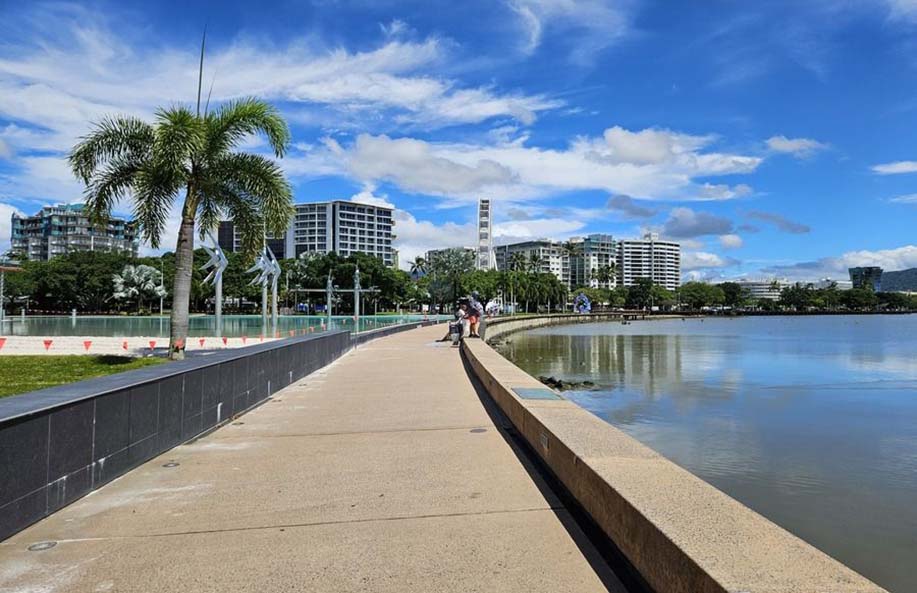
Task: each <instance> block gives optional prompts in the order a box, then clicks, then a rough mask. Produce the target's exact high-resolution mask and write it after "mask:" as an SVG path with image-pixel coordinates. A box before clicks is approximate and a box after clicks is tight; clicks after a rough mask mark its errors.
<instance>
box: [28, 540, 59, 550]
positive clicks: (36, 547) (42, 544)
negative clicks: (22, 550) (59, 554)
mask: <svg viewBox="0 0 917 593" xmlns="http://www.w3.org/2000/svg"><path fill="white" fill-rule="evenodd" d="M56 545H57V542H38V543H37V544H32V545H31V546H29V548H28V549H29V552H41V551H42V550H50V549H51V548H53V547H54V546H56Z"/></svg>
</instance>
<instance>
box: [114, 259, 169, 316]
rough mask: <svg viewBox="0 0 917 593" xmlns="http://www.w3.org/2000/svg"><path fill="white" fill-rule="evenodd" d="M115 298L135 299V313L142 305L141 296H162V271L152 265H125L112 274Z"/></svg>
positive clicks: (163, 290) (163, 289)
mask: <svg viewBox="0 0 917 593" xmlns="http://www.w3.org/2000/svg"><path fill="white" fill-rule="evenodd" d="M112 282H113V283H114V285H115V286H114V288H115V290H114V293H113V294H112V296H113V297H114V298H115V300H117V301H120V300H122V299H137V313H140V310H141V308H142V307H143V297H150V298H153V297H156V298H159V297H164V296H165V295H166V289H165V288H163V286H162V273H161V272H160V271H159V270H157V269H156V268H154V267H153V266H147V265H144V264H140V265H137V266H133V265H130V264H128V265H126V266H124V269H123V270H121V273H120V274H115V275H114V276H112Z"/></svg>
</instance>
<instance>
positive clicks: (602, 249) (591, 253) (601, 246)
mask: <svg viewBox="0 0 917 593" xmlns="http://www.w3.org/2000/svg"><path fill="white" fill-rule="evenodd" d="M570 242H571V243H573V244H574V245H576V247H577V254H576V256H574V257H572V258H570V264H569V265H570V268H571V272H572V286H570V288H575V287H577V286H589V287H591V288H614V287H615V285H616V284H617V266H618V253H617V244H616V243H615V240H614V238H612V236H611V235H606V234H600V233H597V234H592V235H587V236H586V237H573V238H571V239H570ZM609 272H610V274H609V275H608V278H607V279H606V278H605V274H606V273H609Z"/></svg>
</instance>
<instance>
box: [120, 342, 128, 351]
mask: <svg viewBox="0 0 917 593" xmlns="http://www.w3.org/2000/svg"><path fill="white" fill-rule="evenodd" d="M121 348H122V349H123V350H124V351H125V352H127V340H124V341H123V342H121Z"/></svg>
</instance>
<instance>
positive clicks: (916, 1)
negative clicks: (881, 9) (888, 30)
mask: <svg viewBox="0 0 917 593" xmlns="http://www.w3.org/2000/svg"><path fill="white" fill-rule="evenodd" d="M882 2H883V3H884V4H886V5H887V6H888V13H889V17H890V18H893V19H900V20H907V21H917V0H882Z"/></svg>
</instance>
